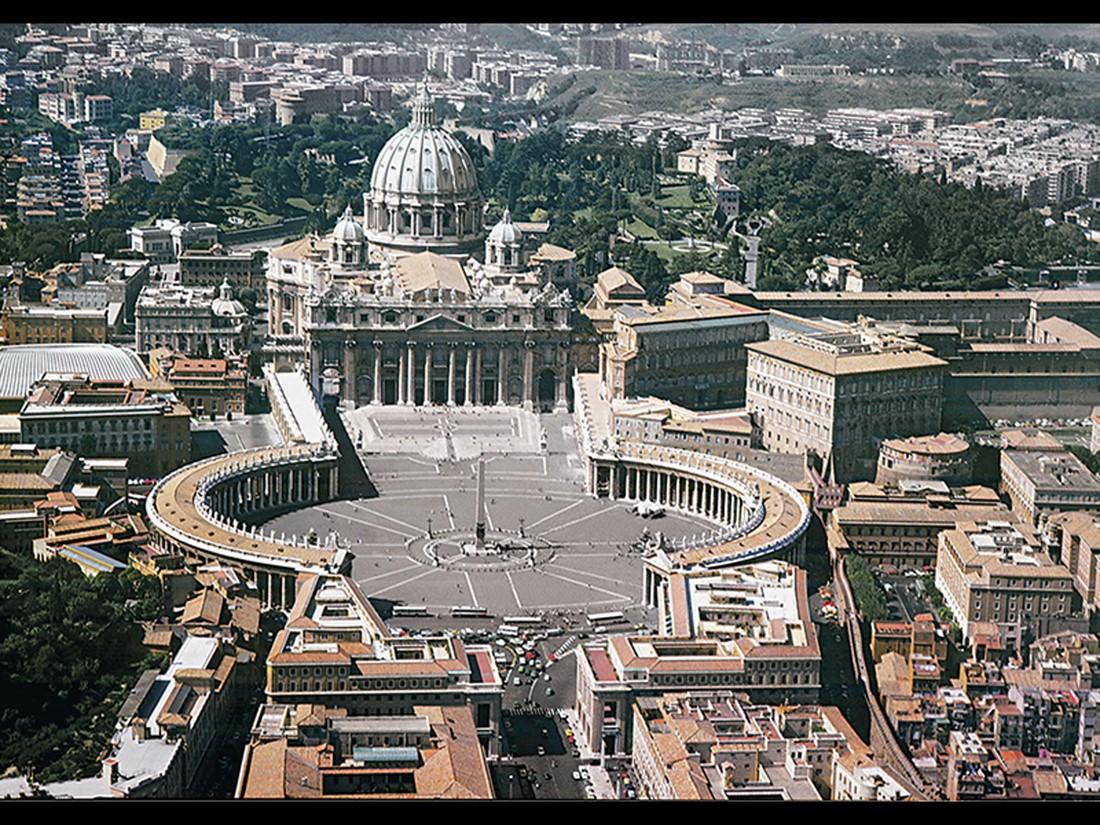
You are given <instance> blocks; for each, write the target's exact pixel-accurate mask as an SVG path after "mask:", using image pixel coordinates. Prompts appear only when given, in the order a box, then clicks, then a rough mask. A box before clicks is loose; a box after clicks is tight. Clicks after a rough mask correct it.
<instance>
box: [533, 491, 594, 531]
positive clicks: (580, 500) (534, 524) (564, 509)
mask: <svg viewBox="0 0 1100 825" xmlns="http://www.w3.org/2000/svg"><path fill="white" fill-rule="evenodd" d="M583 501H584V499H583V498H579V499H577V500H576V501H574V502H573V503H572V504H567V505H566V506H565V507H562V508H561V509H560V510H555V511H554V512H553V513H551V514H550V515H548V516H543V517H542V518H540V519H539V520H538V521H536V522H533V523H531V524H529V525H527V528H528V529H531V528H532V527H537V526H538V525H540V524H542V523H543V522H544V521H548V520H550V519H552V518H554V517H555V516H560V515H561V514H562V513H564V512H565V511H566V510H572V509H573V508H574V507H576V506H577V505H578V504H580V503H581V502H583Z"/></svg>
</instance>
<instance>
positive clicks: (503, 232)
mask: <svg viewBox="0 0 1100 825" xmlns="http://www.w3.org/2000/svg"><path fill="white" fill-rule="evenodd" d="M522 240H523V233H522V232H520V231H519V227H518V226H516V225H515V224H514V223H512V213H511V212H510V211H509V210H507V209H505V210H504V216H503V217H502V218H501V219H500V223H498V224H497V225H496V226H494V227H493V231H492V232H490V233H489V243H494V244H517V243H520V242H521V241H522Z"/></svg>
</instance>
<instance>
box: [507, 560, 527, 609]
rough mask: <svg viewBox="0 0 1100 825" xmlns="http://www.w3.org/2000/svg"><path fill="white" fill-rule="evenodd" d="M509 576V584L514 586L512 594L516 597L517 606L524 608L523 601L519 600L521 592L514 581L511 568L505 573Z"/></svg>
mask: <svg viewBox="0 0 1100 825" xmlns="http://www.w3.org/2000/svg"><path fill="white" fill-rule="evenodd" d="M504 575H505V576H507V577H508V586H509V587H511V588H512V596H514V597H515V600H516V607H519V608H521V609H522V608H523V602H521V601H520V600H519V593H517V592H516V583H515V582H514V581H512V571H511V570H509V571H507V572H506V573H505V574H504Z"/></svg>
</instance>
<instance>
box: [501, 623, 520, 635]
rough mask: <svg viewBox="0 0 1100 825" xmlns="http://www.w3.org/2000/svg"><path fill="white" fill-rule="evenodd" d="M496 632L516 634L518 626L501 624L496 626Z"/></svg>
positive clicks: (517, 633)
mask: <svg viewBox="0 0 1100 825" xmlns="http://www.w3.org/2000/svg"><path fill="white" fill-rule="evenodd" d="M497 633H499V634H500V635H501V636H518V635H519V628H517V627H516V626H515V625H510V624H502V625H501V626H500V627H498V628H497Z"/></svg>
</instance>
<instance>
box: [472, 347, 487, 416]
mask: <svg viewBox="0 0 1100 825" xmlns="http://www.w3.org/2000/svg"><path fill="white" fill-rule="evenodd" d="M483 389H484V388H483V386H482V380H481V347H480V346H477V345H475V346H474V403H475V404H477V405H478V406H481V405H482V404H483V403H484V401H485V399H484V398H482V397H481V394H482V391H483Z"/></svg>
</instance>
